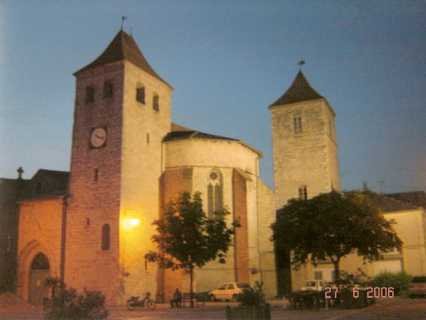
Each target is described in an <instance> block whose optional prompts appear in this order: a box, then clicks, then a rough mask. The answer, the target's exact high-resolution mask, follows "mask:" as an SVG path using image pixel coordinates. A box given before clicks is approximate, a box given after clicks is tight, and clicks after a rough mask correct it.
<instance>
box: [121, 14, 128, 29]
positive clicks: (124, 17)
mask: <svg viewBox="0 0 426 320" xmlns="http://www.w3.org/2000/svg"><path fill="white" fill-rule="evenodd" d="M126 20H127V17H126V16H122V17H121V30H123V26H124V21H126Z"/></svg>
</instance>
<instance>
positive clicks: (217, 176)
mask: <svg viewBox="0 0 426 320" xmlns="http://www.w3.org/2000/svg"><path fill="white" fill-rule="evenodd" d="M222 180H223V179H222V174H221V173H220V171H219V170H212V171H211V172H210V175H209V182H208V184H207V207H208V216H209V217H210V218H211V217H212V216H213V214H214V213H215V212H217V211H220V210H222V209H223V181H222Z"/></svg>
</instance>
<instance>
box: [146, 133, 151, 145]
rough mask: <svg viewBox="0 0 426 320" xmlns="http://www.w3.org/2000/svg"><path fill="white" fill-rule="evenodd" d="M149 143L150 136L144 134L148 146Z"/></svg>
mask: <svg viewBox="0 0 426 320" xmlns="http://www.w3.org/2000/svg"><path fill="white" fill-rule="evenodd" d="M149 142H150V136H149V133H147V134H146V144H149Z"/></svg>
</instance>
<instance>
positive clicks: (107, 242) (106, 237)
mask: <svg viewBox="0 0 426 320" xmlns="http://www.w3.org/2000/svg"><path fill="white" fill-rule="evenodd" d="M101 241H102V243H101V248H102V250H104V251H105V250H109V249H110V248H111V228H110V226H109V224H104V225H103V226H102V240H101Z"/></svg>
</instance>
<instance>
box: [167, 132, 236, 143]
mask: <svg viewBox="0 0 426 320" xmlns="http://www.w3.org/2000/svg"><path fill="white" fill-rule="evenodd" d="M189 138H199V139H218V140H230V141H238V140H237V139H233V138H228V137H224V136H218V135H215V134H210V133H205V132H201V131H196V130H181V131H172V132H169V133H168V134H167V135H166V136H165V137H164V139H163V141H171V140H180V139H189Z"/></svg>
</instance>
